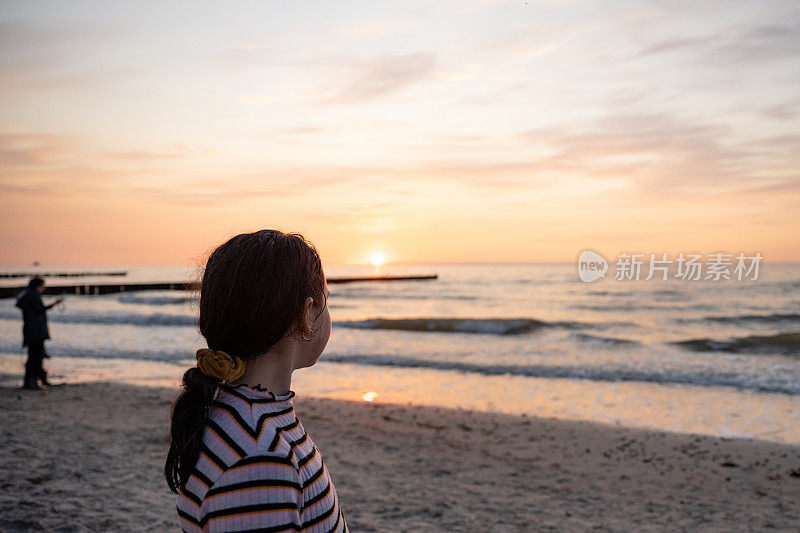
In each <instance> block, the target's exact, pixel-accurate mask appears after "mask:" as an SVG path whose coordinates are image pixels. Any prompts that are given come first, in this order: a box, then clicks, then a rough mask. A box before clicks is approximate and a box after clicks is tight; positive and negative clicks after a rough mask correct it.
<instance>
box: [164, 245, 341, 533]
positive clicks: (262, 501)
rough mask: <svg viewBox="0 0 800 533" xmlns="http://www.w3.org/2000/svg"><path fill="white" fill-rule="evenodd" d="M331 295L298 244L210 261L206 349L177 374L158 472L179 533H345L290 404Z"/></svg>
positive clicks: (202, 324)
mask: <svg viewBox="0 0 800 533" xmlns="http://www.w3.org/2000/svg"><path fill="white" fill-rule="evenodd" d="M329 294H330V291H328V286H327V281H326V279H325V274H324V272H323V269H322V262H321V260H320V257H319V254H318V253H317V250H316V249H315V248H314V246H313V245H312V244H311V243H309V242H307V241H306V240H305V239H304V238H303V236H302V235H300V234H299V233H282V232H280V231H277V230H261V231H256V232H254V233H244V234H241V235H236V236H235V237H233V238H231V239H230V240H228V241H227V242H225V243H224V244H222V245H221V246H219V247H218V248H217V249H216V250H214V251H213V252H212V253H211V255H210V256H209V258H208V261H207V263H206V266H205V269H204V271H203V274H202V281H201V284H200V317H199V321H198V326H199V330H200V333H201V334H202V335H203V337H205V339H206V341H207V343H208V346H209V348H207V349H205V348H204V349H201V350H198V351H197V366H196V367H192V368H190V369H189V370H187V371H186V373H185V374H184V375H183V391H182V392H181V394H180V395H179V396H178V398H177V399H176V400H175V402H174V404H173V407H172V415H171V430H170V448H169V452H168V454H167V460H166V464H165V465H164V475H165V477H166V479H167V484H168V485H169V487H170V489H171V490H172V491H173V492H175V493H176V494H177V509H178V519H179V522H180V526H181V528H182V529H183V531H187V532H196V531H203V532H211V531H250V530H258V531H304V532H306V531H307V532H323V531H324V532H329V531H330V532H347V531H348V526H347V523H346V521H345V517H344V514H343V513H342V510H341V509H340V507H339V499H338V497H337V495H336V489H335V488H334V486H333V482H332V480H331V478H330V475H329V473H328V469H327V467H326V465H325V461H324V459H323V456H322V454H321V453H320V451H319V449H317V447H316V445H315V444H314V443H313V442H312V440H311V438H310V437H309V436H308V434H307V433H306V431H305V429H304V428H303V425H302V424H301V423H300V421H299V420H298V419H297V416H296V414H295V412H294V406H293V403H292V398H293V397H294V395H295V393H294V391H292V390H291V380H292V372H293V371H294V370H296V369H298V368H304V367H310V366H312V365H314V363H316V362H317V359H318V358H319V356H320V355H321V354H322V351H323V350H324V349H325V345H326V344H327V342H328V339H329V338H330V333H331V316H330V311H329V310H328V306H327V297H328V295H329ZM298 334H299V338H298V337H297V335H298Z"/></svg>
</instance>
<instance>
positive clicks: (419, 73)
mask: <svg viewBox="0 0 800 533" xmlns="http://www.w3.org/2000/svg"><path fill="white" fill-rule="evenodd" d="M435 67H436V55H435V54H431V53H411V54H383V55H380V56H378V57H375V58H370V59H366V60H351V61H348V63H347V64H344V65H342V66H341V67H340V68H339V70H340V72H341V77H342V78H344V79H345V80H346V81H345V83H344V87H343V88H341V89H340V90H338V91H337V92H336V94H334V95H332V96H329V97H325V98H322V99H321V100H320V101H319V102H318V103H321V104H352V103H360V102H365V101H369V100H374V99H376V98H378V97H380V96H385V95H387V94H390V93H393V92H395V91H398V90H400V89H402V88H403V87H407V86H409V85H412V84H414V83H417V82H419V81H422V80H425V79H427V78H430V77H431V76H432V75H433V73H434V71H435Z"/></svg>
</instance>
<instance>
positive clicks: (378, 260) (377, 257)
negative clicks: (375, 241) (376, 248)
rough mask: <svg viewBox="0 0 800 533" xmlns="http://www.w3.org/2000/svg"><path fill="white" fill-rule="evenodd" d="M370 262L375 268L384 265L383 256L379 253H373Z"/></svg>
mask: <svg viewBox="0 0 800 533" xmlns="http://www.w3.org/2000/svg"><path fill="white" fill-rule="evenodd" d="M370 261H371V262H372V264H373V265H375V266H376V267H379V266H381V265H382V264H383V263H384V258H383V254H382V253H380V252H375V253H374V254H372V258H371V259H370Z"/></svg>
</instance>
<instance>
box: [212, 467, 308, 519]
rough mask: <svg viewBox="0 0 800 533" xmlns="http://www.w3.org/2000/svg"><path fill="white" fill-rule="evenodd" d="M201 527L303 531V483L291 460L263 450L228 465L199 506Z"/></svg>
mask: <svg viewBox="0 0 800 533" xmlns="http://www.w3.org/2000/svg"><path fill="white" fill-rule="evenodd" d="M200 511H201V523H200V527H201V529H202V530H203V531H239V530H245V529H246V530H251V529H252V530H255V529H263V528H275V531H282V530H283V529H291V530H294V531H303V487H302V483H301V482H300V472H299V470H298V469H297V467H296V466H295V465H294V464H293V463H292V461H291V460H290V459H288V458H286V457H284V456H281V455H279V454H277V453H276V454H271V453H268V452H265V453H263V454H261V455H250V456H248V457H245V458H243V459H241V460H240V461H238V462H237V463H235V464H233V465H231V467H230V468H228V469H227V470H226V471H225V472H223V473H222V475H221V476H220V477H219V478H217V480H216V481H214V483H213V484H212V485H211V487H210V488H209V490H208V492H207V493H206V495H205V497H204V498H203V501H202V503H201V506H200Z"/></svg>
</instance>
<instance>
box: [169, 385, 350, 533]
mask: <svg viewBox="0 0 800 533" xmlns="http://www.w3.org/2000/svg"><path fill="white" fill-rule="evenodd" d="M294 395H295V394H294V391H291V390H290V391H289V392H288V393H286V394H285V395H282V396H276V395H275V394H273V393H272V392H269V391H267V390H266V389H262V388H261V387H258V386H257V387H249V386H247V385H243V384H238V385H232V384H230V383H226V382H222V383H220V385H219V393H218V395H217V397H216V399H215V400H214V401H213V403H212V406H211V408H210V409H209V415H208V419H207V421H206V424H205V426H204V428H203V442H202V446H201V451H200V455H199V457H198V459H197V463H196V465H195V467H194V471H193V472H192V475H191V476H190V477H189V479H188V481H187V482H186V485H185V487H184V488H183V489H182V490H179V492H178V495H177V508H178V517H179V521H180V526H181V528H182V529H183V531H185V532H192V533H193V532H215V531H226V532H227V531H265V532H269V531H275V532H277V531H303V532H309V533H318V532H336V533H349V529H348V527H347V522H346V521H345V518H344V514H343V513H342V510H341V509H340V507H339V498H338V497H337V495H336V489H335V488H334V486H333V481H332V480H331V478H330V475H329V474H328V469H327V467H326V465H325V461H324V459H323V457H322V454H321V453H320V451H319V449H318V448H317V447H316V445H315V444H314V443H313V442H312V441H311V438H310V437H309V436H308V434H307V433H306V430H305V428H303V425H302V424H301V423H300V420H298V419H297V416H296V415H295V412H294V404H293V403H292V398H293V397H294Z"/></svg>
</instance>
